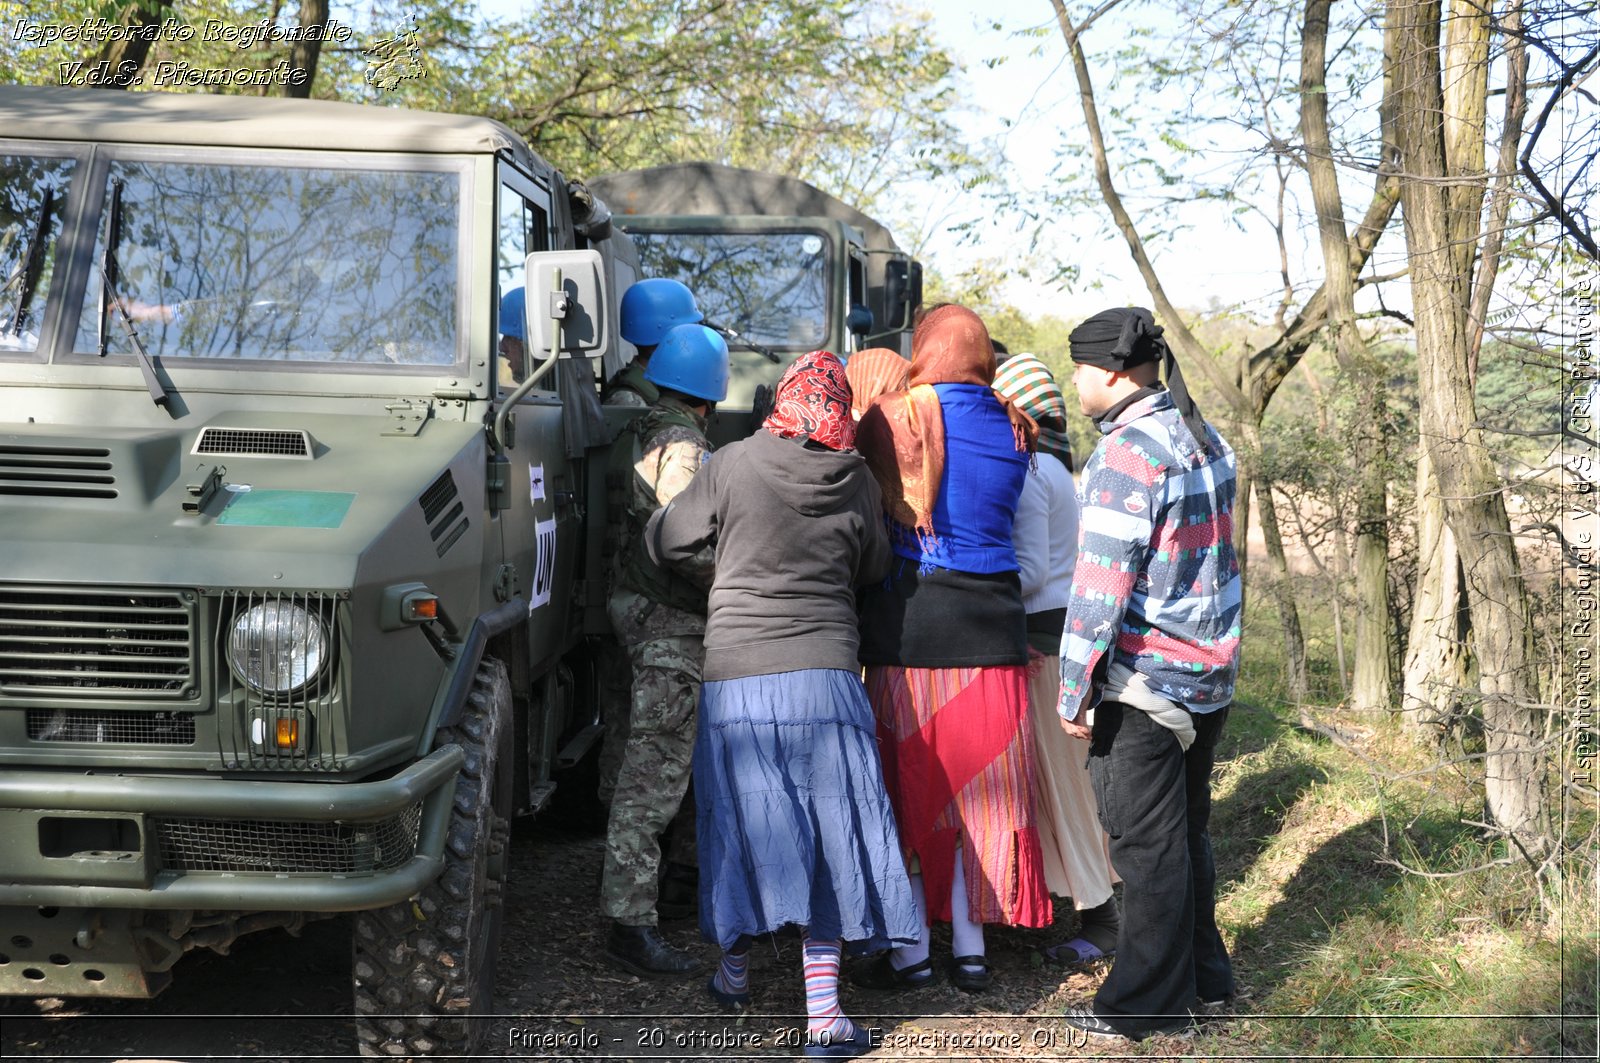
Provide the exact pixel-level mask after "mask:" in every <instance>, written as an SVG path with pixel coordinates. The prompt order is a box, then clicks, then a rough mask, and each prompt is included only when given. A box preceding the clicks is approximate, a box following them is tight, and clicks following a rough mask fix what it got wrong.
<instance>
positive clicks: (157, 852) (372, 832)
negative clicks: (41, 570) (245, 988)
mask: <svg viewBox="0 0 1600 1063" xmlns="http://www.w3.org/2000/svg"><path fill="white" fill-rule="evenodd" d="M465 760H466V755H465V754H464V753H463V752H462V750H461V747H460V746H456V745H448V746H443V747H441V748H439V749H436V750H434V751H433V752H432V753H430V754H428V755H427V756H426V757H424V758H423V759H421V760H419V761H417V762H416V763H415V764H412V765H411V766H410V767H408V768H406V769H405V770H404V771H402V772H400V773H399V774H398V775H395V776H393V777H392V778H388V779H382V780H378V781H375V782H361V783H327V782H296V781H288V780H285V781H283V782H277V781H272V782H261V781H245V780H237V779H226V778H217V777H214V776H208V777H170V776H148V775H128V774H119V775H74V774H69V773H65V772H34V771H14V770H13V771H0V852H3V853H5V854H6V856H5V860H4V861H3V864H4V866H3V867H0V906H7V905H12V906H41V907H43V906H59V907H64V908H66V907H70V908H135V909H189V910H195V909H206V910H216V911H318V912H344V911H358V910H361V909H367V908H379V907H382V906H384V905H387V904H393V903H394V902H396V901H400V900H403V899H405V898H406V897H410V896H412V895H413V894H415V893H416V892H417V891H419V890H420V889H422V888H423V887H424V886H426V885H427V884H428V883H429V882H431V881H432V880H433V879H434V878H436V877H437V876H438V875H439V872H440V870H441V869H442V867H443V852H444V842H445V835H446V832H447V830H448V827H449V822H450V809H451V806H452V804H453V802H454V800H455V788H456V779H457V777H458V776H459V774H460V770H461V766H462V764H463V763H464V762H465Z"/></svg>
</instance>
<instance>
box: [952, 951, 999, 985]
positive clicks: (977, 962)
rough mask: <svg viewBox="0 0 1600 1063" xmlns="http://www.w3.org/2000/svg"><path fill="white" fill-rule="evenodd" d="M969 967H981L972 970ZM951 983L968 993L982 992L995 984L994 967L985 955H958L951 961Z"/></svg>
mask: <svg viewBox="0 0 1600 1063" xmlns="http://www.w3.org/2000/svg"><path fill="white" fill-rule="evenodd" d="M969 967H978V968H981V969H980V970H976V971H971V970H968V968H969ZM950 984H951V985H953V986H955V987H956V988H957V989H965V990H966V991H967V992H968V993H981V992H983V991H984V990H985V989H988V988H989V987H990V986H992V985H994V968H993V967H991V966H990V965H989V960H988V959H987V957H984V956H957V957H956V958H955V959H953V960H951V961H950Z"/></svg>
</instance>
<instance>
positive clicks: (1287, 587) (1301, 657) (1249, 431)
mask: <svg viewBox="0 0 1600 1063" xmlns="http://www.w3.org/2000/svg"><path fill="white" fill-rule="evenodd" d="M1239 428H1240V430H1241V431H1242V432H1243V433H1244V441H1245V446H1244V449H1241V450H1238V451H1235V456H1236V457H1237V458H1238V461H1239V469H1240V472H1241V473H1242V474H1243V475H1244V476H1245V477H1246V478H1247V479H1248V480H1249V481H1250V482H1251V483H1252V484H1253V486H1254V491H1255V497H1256V510H1257V512H1258V513H1259V514H1260V516H1261V537H1262V539H1264V540H1265V541H1266V545H1267V569H1268V574H1267V582H1268V586H1269V587H1270V589H1271V592H1272V600H1273V604H1275V605H1276V606H1277V607H1278V620H1279V622H1280V623H1281V624H1282V625H1283V656H1284V679H1285V681H1286V682H1287V684H1288V687H1289V698H1290V700H1292V701H1293V702H1294V703H1295V705H1296V706H1298V707H1299V709H1300V713H1301V716H1302V717H1304V715H1305V711H1306V710H1305V706H1306V702H1307V701H1308V700H1309V699H1310V697H1311V683H1310V669H1309V668H1308V667H1307V664H1306V639H1305V634H1304V632H1302V631H1301V630H1300V610H1299V608H1298V607H1297V606H1296V604H1295V599H1294V584H1293V583H1291V582H1290V579H1289V559H1288V557H1287V555H1286V554H1285V553H1284V549H1283V535H1282V533H1281V532H1280V531H1279V527H1278V506H1277V502H1276V501H1275V500H1274V499H1273V497H1272V481H1271V480H1270V479H1268V478H1267V477H1266V476H1264V475H1262V472H1261V466H1260V459H1259V455H1260V454H1261V435H1260V429H1259V426H1257V425H1255V424H1244V425H1240V426H1239ZM1236 501H1237V499H1236ZM1234 508H1235V513H1236V514H1237V511H1238V506H1237V505H1235V507H1234Z"/></svg>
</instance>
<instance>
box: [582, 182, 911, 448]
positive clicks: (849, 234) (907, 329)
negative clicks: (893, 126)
mask: <svg viewBox="0 0 1600 1063" xmlns="http://www.w3.org/2000/svg"><path fill="white" fill-rule="evenodd" d="M589 186H590V187H591V188H592V189H593V190H594V192H595V194H596V195H598V196H600V197H601V198H603V199H604V200H605V202H606V203H607V204H609V205H610V207H611V209H612V210H613V211H615V212H616V221H617V223H618V224H619V225H621V226H622V227H623V228H624V229H626V230H627V231H628V234H629V235H630V236H632V237H633V241H634V244H635V246H636V248H637V250H638V253H639V261H640V268H641V271H642V273H643V275H645V276H649V277H670V278H672V279H674V280H679V281H682V282H683V283H684V284H686V285H688V286H689V289H690V290H691V291H693V292H694V295H695V300H696V302H697V303H698V304H699V306H700V310H701V312H702V313H704V314H705V316H706V320H707V321H708V322H710V323H712V324H714V325H717V326H721V327H723V328H726V329H729V330H731V331H732V332H733V333H734V337H733V338H731V339H730V343H729V346H730V347H731V348H733V350H732V361H733V381H732V384H731V385H730V387H729V391H728V399H727V402H726V403H724V405H725V406H726V407H729V408H732V409H740V408H742V409H749V408H750V406H751V401H752V398H753V396H754V394H755V389H756V388H757V387H758V386H761V385H766V386H768V387H770V386H772V385H773V384H775V383H777V380H778V377H779V375H781V373H782V368H783V366H785V365H787V364H788V363H789V362H791V361H793V360H794V358H795V356H796V355H799V354H804V353H806V352H807V351H814V350H818V349H826V350H830V351H833V352H834V353H836V354H840V355H843V356H845V357H848V355H849V353H850V352H851V351H854V350H859V349H862V348H865V347H889V348H891V349H893V350H896V351H899V352H900V353H901V354H905V355H908V356H909V355H910V353H911V326H912V314H913V312H914V311H915V310H916V308H917V306H918V305H919V304H920V303H921V302H922V266H921V265H920V264H919V263H918V262H917V261H916V260H915V259H913V258H912V257H911V256H910V255H909V254H907V253H906V252H905V251H903V250H901V248H900V247H899V245H898V244H896V243H895V240H894V236H893V235H892V234H891V233H890V232H889V230H888V229H886V228H884V226H883V225H881V224H880V223H879V222H877V221H875V220H873V219H872V218H870V217H868V216H867V215H865V214H863V213H861V211H859V210H856V209H855V208H854V207H852V206H850V205H849V204H848V203H845V202H844V201H842V200H840V199H838V198H836V197H834V196H831V195H828V194H827V193H826V192H823V191H821V190H820V189H817V188H815V187H813V186H812V185H809V184H807V183H806V182H804V181H801V180H798V179H796V178H793V177H784V176H781V175H778V174H770V173H762V172H760V171H757V170H745V169H740V168H739V167H736V166H723V165H720V164H717V163H707V162H689V163H678V164H675V165H671V166H656V167H652V168H650V169H646V170H630V171H628V172H626V173H617V174H608V175H606V176H604V177H597V178H595V179H593V180H592V181H590V182H589ZM741 339H742V340H743V341H744V343H743V344H741V342H740V341H741ZM741 346H742V347H743V349H741ZM763 350H764V351H768V352H771V355H769V356H768V357H765V358H764V357H763V355H762V354H761V353H759V352H760V351H763ZM735 434H739V433H737V432H736V433H735Z"/></svg>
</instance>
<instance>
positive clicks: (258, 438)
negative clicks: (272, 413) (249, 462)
mask: <svg viewBox="0 0 1600 1063" xmlns="http://www.w3.org/2000/svg"><path fill="white" fill-rule="evenodd" d="M194 453H196V454H216V455H219V456H222V457H245V456H254V457H263V458H309V457H311V437H310V436H308V435H306V433H305V432H303V431H300V430H298V429H286V428H204V429H201V431H200V438H198V439H196V440H195V443H194Z"/></svg>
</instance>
